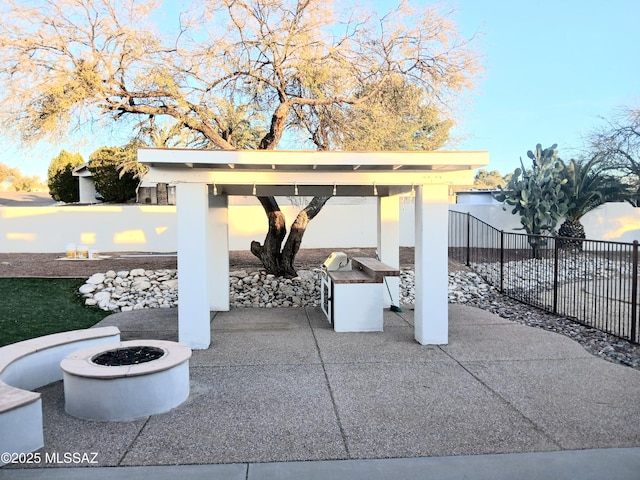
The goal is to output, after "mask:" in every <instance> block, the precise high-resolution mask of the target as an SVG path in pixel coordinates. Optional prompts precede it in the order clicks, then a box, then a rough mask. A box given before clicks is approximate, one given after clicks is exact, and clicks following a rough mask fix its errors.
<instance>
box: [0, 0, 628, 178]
mask: <svg viewBox="0 0 640 480" xmlns="http://www.w3.org/2000/svg"><path fill="white" fill-rule="evenodd" d="M425 2H426V0H419V1H414V2H413V3H414V4H425ZM362 3H366V1H364V2H362ZM377 3H379V4H383V5H385V6H386V5H388V4H390V2H387V1H385V0H378V1H377ZM428 3H433V2H428ZM438 4H439V5H443V6H444V7H445V8H448V7H451V8H453V9H454V13H453V17H452V18H453V20H454V21H455V22H456V24H457V26H458V29H459V30H460V31H461V32H462V34H463V35H465V36H471V35H474V34H476V39H475V44H476V48H477V49H478V50H479V51H480V53H481V54H482V58H483V60H482V63H483V65H484V71H483V72H482V73H481V74H480V76H479V78H478V80H477V82H476V83H477V86H476V89H475V90H474V91H473V92H471V93H470V94H469V95H468V96H467V97H466V100H467V101H468V102H469V103H468V104H466V105H465V106H464V108H463V109H461V112H460V115H459V126H458V127H456V129H455V130H454V131H453V132H452V133H453V135H454V136H455V137H456V138H458V139H459V140H458V141H457V142H456V144H455V148H456V149H457V150H487V151H489V155H490V164H489V166H488V167H487V169H489V170H499V171H500V173H501V174H503V175H504V174H506V173H509V172H512V171H513V170H514V169H515V168H516V167H518V166H519V165H520V160H519V159H520V158H521V157H522V159H523V160H524V161H525V165H526V166H529V164H530V161H529V160H528V158H527V157H526V152H527V150H532V149H534V148H535V145H536V144H537V143H541V144H542V146H543V148H544V147H548V146H551V145H552V144H554V143H557V144H558V151H559V156H560V157H561V158H563V159H565V160H569V159H571V158H575V157H577V156H579V154H580V150H581V149H582V148H583V147H584V146H585V145H586V142H585V137H586V136H587V134H588V133H589V132H590V131H592V130H594V129H596V128H598V127H600V126H602V125H604V120H603V117H604V118H611V117H612V116H614V115H615V114H616V113H617V112H618V111H619V109H620V108H622V107H639V108H640V81H639V79H640V61H639V55H638V46H639V45H640V28H638V26H637V23H638V20H640V0H607V1H606V2H599V1H588V2H585V1H584V0H534V1H530V0H526V1H525V0H439V1H438ZM126 140H127V136H126V135H123V136H122V137H121V138H115V137H103V136H101V135H99V134H98V132H96V134H93V135H90V136H88V137H87V138H74V139H61V141H60V142H58V143H56V144H55V145H54V144H39V145H37V146H36V147H35V148H32V149H30V150H23V149H20V148H18V147H16V146H14V145H12V144H10V143H9V144H6V145H4V146H1V145H0V162H1V163H5V164H7V165H9V166H12V167H17V168H19V169H20V171H21V172H22V173H23V174H24V175H39V176H40V177H41V178H43V179H46V176H47V168H48V166H49V163H50V161H51V159H52V158H53V157H55V156H56V155H57V154H58V153H59V152H60V150H62V149H66V150H69V151H74V152H75V151H79V152H80V153H81V154H82V155H83V156H84V157H85V159H87V160H88V156H89V154H91V153H92V152H93V151H95V150H96V149H97V148H99V147H101V146H105V145H106V146H115V145H122V144H124V143H125V142H126ZM3 143H6V142H3Z"/></svg>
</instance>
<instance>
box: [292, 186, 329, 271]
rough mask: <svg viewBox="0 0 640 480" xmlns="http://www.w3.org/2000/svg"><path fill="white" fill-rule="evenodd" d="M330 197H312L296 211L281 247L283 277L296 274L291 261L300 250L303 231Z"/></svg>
mask: <svg viewBox="0 0 640 480" xmlns="http://www.w3.org/2000/svg"><path fill="white" fill-rule="evenodd" d="M330 198H331V197H313V199H312V200H311V201H310V202H309V205H307V206H306V207H305V208H304V209H302V210H301V211H300V213H298V216H297V217H296V219H295V220H294V222H293V223H292V224H291V229H290V230H289V237H287V242H286V243H285V244H284V248H283V249H282V267H283V269H284V276H285V277H295V276H297V273H296V269H295V267H294V266H293V262H294V260H295V258H296V254H297V253H298V250H300V245H301V244H302V237H303V236H304V232H305V231H306V230H307V225H308V224H309V222H310V221H311V220H313V218H314V217H315V216H316V215H317V214H318V213H320V210H322V207H324V204H325V203H327V201H328V200H329V199H330Z"/></svg>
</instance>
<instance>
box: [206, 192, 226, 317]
mask: <svg viewBox="0 0 640 480" xmlns="http://www.w3.org/2000/svg"><path fill="white" fill-rule="evenodd" d="M208 228H209V245H208V250H209V309H210V310H212V311H217V312H226V311H228V310H229V197H228V196H226V195H213V194H212V193H210V194H209V223H208Z"/></svg>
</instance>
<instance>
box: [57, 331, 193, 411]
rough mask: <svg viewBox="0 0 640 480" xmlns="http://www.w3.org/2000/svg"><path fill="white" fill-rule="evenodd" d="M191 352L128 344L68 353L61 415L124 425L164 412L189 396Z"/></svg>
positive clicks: (172, 345) (176, 346)
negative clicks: (129, 421)
mask: <svg viewBox="0 0 640 480" xmlns="http://www.w3.org/2000/svg"><path fill="white" fill-rule="evenodd" d="M189 358H191V349H190V348H188V347H186V346H184V345H182V344H180V343H176V342H167V341H161V340H130V341H127V342H120V343H114V344H111V345H100V346H97V347H91V348H86V349H84V350H79V351H77V352H74V353H72V354H71V355H69V356H68V357H66V358H65V359H64V360H62V362H61V363H60V367H61V368H62V372H63V382H64V397H65V410H66V411H67V413H69V414H70V415H73V416H74V417H78V418H84V419H87V420H103V421H124V420H133V419H135V418H139V417H144V416H147V415H153V414H157V413H163V412H167V411H169V410H171V409H172V408H175V407H177V406H178V405H180V404H181V403H182V402H184V401H185V400H186V399H187V397H188V396H189Z"/></svg>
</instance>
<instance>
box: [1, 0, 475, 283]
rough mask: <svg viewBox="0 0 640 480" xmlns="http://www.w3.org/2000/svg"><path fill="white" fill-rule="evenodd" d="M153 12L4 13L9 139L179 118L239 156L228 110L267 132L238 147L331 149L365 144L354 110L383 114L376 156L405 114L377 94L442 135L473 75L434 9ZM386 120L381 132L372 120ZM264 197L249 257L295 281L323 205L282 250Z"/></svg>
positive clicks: (118, 4)
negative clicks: (289, 144)
mask: <svg viewBox="0 0 640 480" xmlns="http://www.w3.org/2000/svg"><path fill="white" fill-rule="evenodd" d="M159 4H160V2H158V1H146V2H139V1H135V0H38V1H35V2H33V3H31V2H30V3H24V2H21V1H19V0H8V2H6V3H5V6H4V7H0V13H1V14H2V16H1V17H0V18H1V20H0V85H1V86H2V94H0V95H1V96H2V102H1V107H0V108H1V109H2V113H3V114H4V115H3V118H5V119H7V120H8V122H7V123H6V124H5V128H6V129H10V130H11V131H13V132H14V133H15V134H16V136H18V137H20V138H21V139H22V140H23V141H25V142H31V141H35V140H38V139H42V138H44V137H49V138H56V136H58V135H61V134H66V133H67V132H68V131H69V130H70V129H72V128H74V127H78V126H81V125H82V124H83V123H84V122H89V121H93V120H95V119H112V120H115V121H117V122H118V123H119V125H120V124H124V125H121V126H120V128H122V127H131V128H133V127H134V126H135V125H138V126H139V125H141V122H142V123H143V122H145V121H148V122H151V121H153V119H154V118H156V117H172V118H173V119H174V120H175V121H176V122H178V123H179V124H180V125H184V126H185V127H186V128H188V129H190V130H192V131H194V132H197V133H198V134H199V135H201V136H202V137H203V138H204V139H206V141H207V142H208V145H209V147H210V148H217V149H234V148H236V147H237V145H235V144H234V141H235V140H234V139H236V140H237V137H234V132H235V131H237V130H236V126H235V125H234V124H233V122H234V121H235V122H237V120H238V118H237V117H235V116H234V115H229V107H230V106H231V109H232V111H242V112H243V119H245V120H246V121H248V122H249V123H250V125H251V127H252V128H253V129H248V128H246V129H245V132H248V131H252V132H256V131H258V130H256V129H259V128H260V124H262V128H263V130H262V134H261V136H260V138H253V139H248V140H247V139H246V138H245V139H244V140H247V141H244V140H243V141H244V144H243V145H242V147H243V148H252V145H255V148H258V149H275V148H276V147H277V146H278V144H279V142H280V141H281V139H282V137H283V134H284V132H285V131H286V130H288V131H291V132H292V134H293V135H295V134H296V133H297V134H298V135H301V136H304V135H305V132H307V133H306V135H307V136H310V138H311V141H312V142H313V143H315V145H316V146H317V148H320V149H329V148H334V147H336V146H341V144H343V143H345V142H346V140H349V141H350V142H352V144H357V141H358V137H360V138H361V137H362V135H363V133H362V128H361V129H360V130H358V128H356V127H354V126H353V121H354V119H357V118H359V117H362V116H361V115H354V112H355V111H360V112H363V111H365V112H366V111H368V112H374V113H375V115H373V114H372V115H369V118H370V119H371V121H370V123H369V125H366V126H364V127H363V128H366V129H371V128H372V129H375V130H376V132H375V134H376V135H377V136H381V137H385V130H388V132H387V135H386V138H387V140H385V141H383V142H379V143H378V145H379V146H377V147H375V148H385V149H400V148H403V149H404V148H407V146H406V144H405V143H402V144H397V143H394V142H393V141H392V140H389V139H393V138H394V135H395V134H396V133H397V130H395V131H394V129H393V128H389V125H393V124H397V123H400V122H403V121H406V117H407V112H402V111H392V110H390V109H389V108H386V109H385V108H382V107H381V104H382V105H383V106H384V102H381V98H382V97H381V95H384V93H385V92H389V91H394V89H395V90H396V91H397V92H402V93H403V95H405V98H406V99H412V100H411V102H413V103H412V104H414V105H415V104H416V102H417V105H418V106H419V107H420V108H422V115H423V117H424V118H423V120H424V119H426V117H427V116H426V113H430V114H431V118H432V119H433V122H434V123H433V124H432V125H431V126H429V125H423V127H424V128H425V129H426V130H425V131H428V130H429V128H434V129H437V128H440V133H442V126H443V125H445V127H446V128H445V129H444V131H445V132H446V133H448V128H449V126H450V125H451V121H452V117H453V113H454V111H455V110H454V108H453V107H454V105H456V104H457V102H456V100H457V98H458V97H459V96H460V95H459V94H460V92H463V91H465V90H467V89H469V88H470V87H472V86H473V78H474V75H475V74H476V73H477V71H478V69H479V62H478V56H477V55H476V54H475V52H474V51H473V50H472V49H471V48H470V43H469V40H466V39H462V38H461V37H460V36H459V34H458V32H457V31H456V28H455V26H454V25H453V23H452V22H451V21H450V16H449V14H447V13H445V14H441V13H440V11H439V10H438V9H436V8H435V7H427V8H424V9H421V10H412V9H411V8H410V7H409V5H408V3H407V2H402V3H401V4H400V5H399V6H398V7H397V8H395V9H393V10H391V11H390V12H389V13H387V14H386V15H383V16H379V15H376V14H374V13H371V12H365V11H363V10H362V9H361V8H358V9H355V8H351V10H339V9H338V8H337V7H336V6H334V4H333V2H331V1H327V0H205V1H199V2H194V4H193V5H192V6H191V7H190V8H188V9H187V10H185V11H184V12H182V13H180V15H179V16H177V17H176V18H171V22H173V25H172V26H173V28H168V27H167V25H163V28H162V29H161V28H160V26H159V25H157V24H156V23H154V19H157V18H161V13H162V11H161V10H159V8H160V7H159ZM171 22H170V23H171ZM398 85H400V87H398ZM394 86H395V87H394ZM411 102H409V103H411ZM368 105H369V107H368ZM387 107H388V104H387ZM420 108H418V110H419V109H420ZM358 109H359V110H358ZM381 117H386V122H383V123H381V122H379V121H374V120H376V118H378V119H379V118H381ZM423 123H424V122H423ZM438 126H440V127H438ZM245 127H246V125H245ZM419 137H420V135H417V137H416V138H419ZM445 137H446V135H445ZM252 142H253V143H252ZM345 145H346V146H348V144H345ZM425 145H426V144H425ZM423 148H425V147H423ZM426 148H430V147H426ZM259 200H260V202H261V204H262V206H263V207H264V210H265V213H266V214H267V218H268V225H269V230H268V233H267V236H266V238H265V240H264V242H263V243H262V244H260V243H259V242H253V243H252V247H251V250H252V252H253V253H254V254H255V255H256V256H258V257H259V258H260V259H261V261H262V263H263V264H264V266H265V267H266V269H267V270H268V271H270V272H273V273H276V274H279V275H288V276H290V275H294V274H295V271H294V269H293V260H294V257H295V254H296V252H297V251H298V248H299V246H300V242H301V240H302V236H303V234H304V231H305V228H306V225H307V223H308V221H310V220H311V219H313V217H314V216H315V215H317V213H318V212H319V211H320V209H321V208H322V206H323V205H324V203H326V201H327V198H314V199H312V200H311V202H310V203H309V205H308V206H307V207H306V208H304V209H303V210H301V211H300V213H299V214H298V216H297V218H296V219H295V220H294V222H293V224H292V227H291V231H290V234H289V238H288V239H287V241H286V243H285V244H284V246H283V242H284V240H285V237H286V233H287V232H286V223H285V218H284V216H283V214H282V212H281V211H280V207H279V206H278V203H277V202H276V199H275V198H273V197H259Z"/></svg>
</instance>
